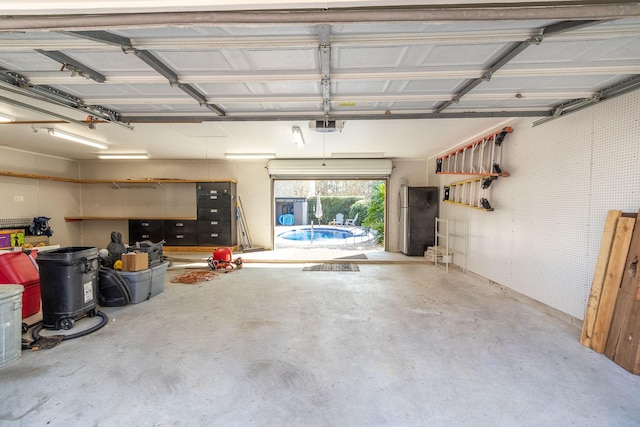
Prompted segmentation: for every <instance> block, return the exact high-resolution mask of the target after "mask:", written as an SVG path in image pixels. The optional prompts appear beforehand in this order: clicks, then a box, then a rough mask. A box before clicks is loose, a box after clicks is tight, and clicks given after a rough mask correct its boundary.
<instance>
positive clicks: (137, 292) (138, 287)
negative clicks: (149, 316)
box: [120, 268, 152, 304]
mask: <svg viewBox="0 0 640 427" xmlns="http://www.w3.org/2000/svg"><path fill="white" fill-rule="evenodd" d="M120 277H122V278H123V279H124V282H125V283H126V284H127V288H128V289H129V296H130V300H129V302H130V303H131V304H138V303H141V302H142V301H146V300H148V299H149V298H151V277H152V273H151V269H149V268H148V269H146V270H140V271H121V272H120Z"/></svg>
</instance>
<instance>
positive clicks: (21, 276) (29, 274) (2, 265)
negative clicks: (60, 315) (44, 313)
mask: <svg viewBox="0 0 640 427" xmlns="http://www.w3.org/2000/svg"><path fill="white" fill-rule="evenodd" d="M37 254H38V251H37V250H32V251H31V256H32V257H33V258H36V257H37ZM33 262H34V261H33V260H32V259H29V255H27V254H26V253H24V252H7V253H5V254H1V255H0V285H6V284H18V285H22V286H24V292H23V293H22V318H23V319H26V318H27V317H29V316H33V315H34V314H37V313H38V312H39V311H40V275H39V274H38V269H37V268H36V266H35V265H33Z"/></svg>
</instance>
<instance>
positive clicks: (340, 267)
mask: <svg viewBox="0 0 640 427" xmlns="http://www.w3.org/2000/svg"><path fill="white" fill-rule="evenodd" d="M302 271H360V268H359V267H358V265H357V264H316V265H311V266H309V267H304V268H303V269H302Z"/></svg>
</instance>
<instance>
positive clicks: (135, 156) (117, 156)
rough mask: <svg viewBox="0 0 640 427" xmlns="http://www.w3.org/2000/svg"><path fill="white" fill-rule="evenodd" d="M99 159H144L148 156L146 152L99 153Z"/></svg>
mask: <svg viewBox="0 0 640 427" xmlns="http://www.w3.org/2000/svg"><path fill="white" fill-rule="evenodd" d="M98 158H99V159H104V160H146V159H148V158H149V155H148V154H100V155H98Z"/></svg>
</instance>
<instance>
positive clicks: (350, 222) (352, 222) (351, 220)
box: [344, 212, 359, 227]
mask: <svg viewBox="0 0 640 427" xmlns="http://www.w3.org/2000/svg"><path fill="white" fill-rule="evenodd" d="M358 215H359V213H358V212H356V216H354V217H353V218H349V219H347V220H346V221H345V222H344V225H351V226H353V227H355V225H356V221H357V219H358Z"/></svg>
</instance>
